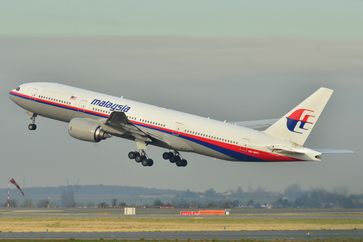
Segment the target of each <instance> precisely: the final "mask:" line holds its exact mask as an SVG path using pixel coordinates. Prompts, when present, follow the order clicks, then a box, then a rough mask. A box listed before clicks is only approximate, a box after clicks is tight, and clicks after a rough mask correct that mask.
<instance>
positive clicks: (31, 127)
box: [28, 113, 38, 130]
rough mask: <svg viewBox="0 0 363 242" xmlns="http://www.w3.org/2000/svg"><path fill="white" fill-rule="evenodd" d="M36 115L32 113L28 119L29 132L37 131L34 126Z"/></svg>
mask: <svg viewBox="0 0 363 242" xmlns="http://www.w3.org/2000/svg"><path fill="white" fill-rule="evenodd" d="M37 116H38V115H37V114H36V113H33V114H32V116H31V117H30V120H31V121H32V122H31V123H30V124H29V125H28V129H29V130H36V129H37V125H36V124H35V118H36V117H37Z"/></svg>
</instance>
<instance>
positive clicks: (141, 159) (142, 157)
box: [135, 153, 145, 163]
mask: <svg viewBox="0 0 363 242" xmlns="http://www.w3.org/2000/svg"><path fill="white" fill-rule="evenodd" d="M144 158H145V156H142V155H140V154H139V153H136V157H135V161H136V162H137V163H140V162H142V161H143V160H144Z"/></svg>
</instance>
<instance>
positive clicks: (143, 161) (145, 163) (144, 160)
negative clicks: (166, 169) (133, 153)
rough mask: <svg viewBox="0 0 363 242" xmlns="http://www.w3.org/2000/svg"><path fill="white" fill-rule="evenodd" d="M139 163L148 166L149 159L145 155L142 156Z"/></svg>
mask: <svg viewBox="0 0 363 242" xmlns="http://www.w3.org/2000/svg"><path fill="white" fill-rule="evenodd" d="M141 165H143V166H148V165H149V159H147V158H146V157H144V158H143V159H142V161H141Z"/></svg>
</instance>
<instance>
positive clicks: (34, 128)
mask: <svg viewBox="0 0 363 242" xmlns="http://www.w3.org/2000/svg"><path fill="white" fill-rule="evenodd" d="M28 129H29V130H36V129H37V125H36V124H29V125H28Z"/></svg>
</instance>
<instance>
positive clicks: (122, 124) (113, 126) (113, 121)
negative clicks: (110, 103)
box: [103, 112, 152, 142]
mask: <svg viewBox="0 0 363 242" xmlns="http://www.w3.org/2000/svg"><path fill="white" fill-rule="evenodd" d="M103 128H104V129H105V130H106V131H107V132H108V133H110V134H112V135H115V136H121V135H122V136H124V135H129V136H132V137H134V138H135V139H137V140H140V141H145V142H151V141H152V140H151V139H150V137H149V135H148V134H146V133H145V132H143V131H142V130H140V129H139V128H138V127H136V126H135V125H134V124H133V123H131V122H130V121H129V119H128V118H127V116H126V114H125V113H124V112H112V113H111V115H110V117H109V118H108V119H107V120H106V122H105V123H104V125H103Z"/></svg>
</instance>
